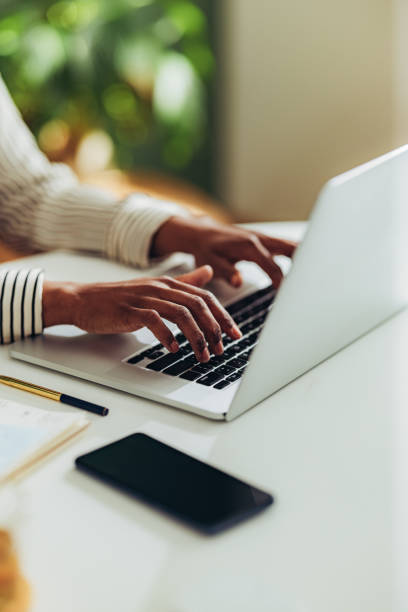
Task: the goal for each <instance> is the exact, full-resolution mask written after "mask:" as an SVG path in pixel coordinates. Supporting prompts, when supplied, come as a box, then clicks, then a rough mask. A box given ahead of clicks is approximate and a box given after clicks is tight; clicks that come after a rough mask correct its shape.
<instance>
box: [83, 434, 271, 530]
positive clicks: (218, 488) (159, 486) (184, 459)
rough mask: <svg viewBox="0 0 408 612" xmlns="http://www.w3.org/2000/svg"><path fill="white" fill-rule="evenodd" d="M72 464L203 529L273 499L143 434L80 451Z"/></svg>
mask: <svg viewBox="0 0 408 612" xmlns="http://www.w3.org/2000/svg"><path fill="white" fill-rule="evenodd" d="M76 464H77V466H78V467H79V468H81V469H84V470H86V471H87V472H89V473H91V474H92V475H94V476H97V477H99V478H101V479H102V480H105V481H107V482H109V483H110V484H114V485H116V486H118V487H120V488H122V489H125V490H126V491H128V492H130V493H133V494H134V495H136V496H137V497H139V498H141V499H143V500H144V501H147V502H149V503H151V504H153V505H155V506H158V507H159V508H160V509H162V510H165V511H167V512H168V513H170V514H172V515H174V516H176V517H177V518H179V519H182V520H184V521H187V522H188V523H189V524H190V525H192V526H194V527H196V528H198V529H200V530H202V531H205V532H206V533H216V532H217V531H220V530H222V529H225V528H227V527H230V526H231V525H233V524H234V523H237V522H238V521H241V520H243V519H245V518H248V517H250V516H251V515H253V514H255V513H257V512H259V511H260V510H262V509H263V508H265V507H267V506H269V505H270V504H272V502H273V498H272V496H271V495H269V494H268V493H265V492H264V491H261V490H260V489H258V488H256V487H253V486H251V485H249V484H246V483H245V482H242V481H241V480H238V479H237V478H234V477H233V476H230V475H229V474H226V473H225V472H222V471H220V470H218V469H216V468H214V467H211V466H210V465H207V464H206V463H203V462H202V461H199V460H198V459H194V458H193V457H190V456H189V455H186V454H185V453H182V452H181V451H179V450H176V449H175V448H172V447H171V446H167V444H163V442H159V441H158V440H155V439H154V438H151V437H150V436H147V435H146V434H142V433H137V434H133V435H131V436H127V437H126V438H123V439H121V440H118V441H117V442H114V443H112V444H109V445H107V446H103V447H102V448H99V449H97V450H95V451H93V452H90V453H88V454H86V455H82V456H81V457H78V459H77V460H76Z"/></svg>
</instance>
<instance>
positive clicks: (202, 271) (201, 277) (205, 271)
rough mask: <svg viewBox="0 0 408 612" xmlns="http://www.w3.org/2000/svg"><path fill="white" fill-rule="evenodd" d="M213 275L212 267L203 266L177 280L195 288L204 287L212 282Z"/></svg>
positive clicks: (178, 277)
mask: <svg viewBox="0 0 408 612" xmlns="http://www.w3.org/2000/svg"><path fill="white" fill-rule="evenodd" d="M213 275H214V272H213V269H212V267H211V266H201V267H200V268H196V269H195V270H193V271H192V272H188V273H187V274H182V275H181V276H177V280H179V281H181V282H183V283H188V284H189V285H194V286H195V287H204V286H205V285H207V283H209V282H210V280H211V279H212V277H213Z"/></svg>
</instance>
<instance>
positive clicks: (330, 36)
mask: <svg viewBox="0 0 408 612" xmlns="http://www.w3.org/2000/svg"><path fill="white" fill-rule="evenodd" d="M395 1H396V2H399V3H400V4H401V7H400V10H405V9H404V4H405V5H406V4H408V3H407V1H406V0H395ZM220 5H221V3H220ZM222 7H223V8H222V12H223V13H224V14H223V23H224V30H223V31H222V32H221V43H222V52H223V56H224V62H223V66H222V79H221V89H220V96H221V102H222V103H221V109H222V112H221V117H220V124H219V132H220V161H221V163H220V166H219V167H220V168H221V169H222V170H221V171H220V176H219V183H220V190H221V193H222V196H223V199H225V201H226V202H228V203H229V205H230V206H231V207H232V208H233V210H234V211H235V212H236V213H237V214H238V216H239V217H240V218H242V219H271V220H273V219H301V218H305V217H306V216H307V215H308V213H309V211H310V209H311V207H312V205H313V203H314V201H315V198H316V195H317V193H318V191H319V189H320V187H321V186H322V184H323V183H324V182H325V181H326V180H327V179H328V178H330V177H332V176H334V175H336V174H338V173H340V172H342V171H344V170H347V169H349V168H351V167H352V166H354V165H356V164H358V163H361V162H364V161H366V160H368V159H370V158H372V157H375V156H377V155H379V154H381V153H383V152H385V151H387V150H389V149H391V148H392V146H393V143H394V142H395V141H396V140H398V137H396V132H395V130H394V131H393V110H394V107H393V89H392V84H393V63H392V55H393V53H392V52H393V44H394V45H395V44H396V43H395V42H394V43H393V36H392V32H393V6H392V0H311V1H310V2H305V0H222ZM404 40H405V39H404ZM406 93H407V98H408V89H407V90H406ZM406 127H407V128H408V122H407V126H406Z"/></svg>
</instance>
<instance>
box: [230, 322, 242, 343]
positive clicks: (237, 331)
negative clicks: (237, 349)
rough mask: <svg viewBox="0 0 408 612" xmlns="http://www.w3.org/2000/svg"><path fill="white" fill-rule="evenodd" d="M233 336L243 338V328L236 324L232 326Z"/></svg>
mask: <svg viewBox="0 0 408 612" xmlns="http://www.w3.org/2000/svg"><path fill="white" fill-rule="evenodd" d="M231 336H232V338H236V339H237V340H238V338H241V337H242V332H241V330H240V329H239V327H237V326H236V325H234V326H233V327H232V328H231Z"/></svg>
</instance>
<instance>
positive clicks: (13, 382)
mask: <svg viewBox="0 0 408 612" xmlns="http://www.w3.org/2000/svg"><path fill="white" fill-rule="evenodd" d="M0 383H3V384H4V385H8V386H9V387H15V388H16V389H21V390H22V391H28V392H29V393H34V394H35V395H41V396H42V397H47V398H48V399H52V400H55V401H56V402H62V403H63V404H69V405H70V406H75V408H82V410H88V412H93V413H94V414H99V415H101V416H106V415H107V414H108V413H109V409H108V408H104V407H103V406H98V404H92V402H87V401H85V400H81V399H78V398H76V397H72V395H66V394H65V393H60V392H59V391H52V389H46V388H45V387H40V386H39V385H34V384H33V383H29V382H24V381H23V380H18V379H17V378H11V377H10V376H2V375H0Z"/></svg>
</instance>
